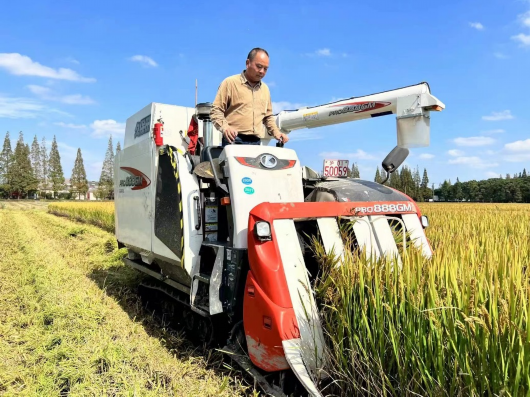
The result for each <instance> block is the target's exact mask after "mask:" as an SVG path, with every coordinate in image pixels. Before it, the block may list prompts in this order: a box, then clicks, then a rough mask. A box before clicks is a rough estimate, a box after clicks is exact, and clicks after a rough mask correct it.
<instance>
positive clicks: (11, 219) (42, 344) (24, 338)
mask: <svg viewBox="0 0 530 397" xmlns="http://www.w3.org/2000/svg"><path fill="white" fill-rule="evenodd" d="M123 255H124V249H121V250H118V249H117V246H116V242H115V239H114V237H113V236H112V235H111V234H109V233H107V232H105V231H103V230H101V229H99V228H97V227H95V226H91V225H80V224H78V223H75V222H72V221H70V220H68V219H65V218H58V217H55V216H53V215H50V214H47V213H46V212H44V211H37V210H34V211H30V210H26V211H21V210H11V209H5V210H2V211H0V352H1V353H0V356H1V360H0V395H6V396H11V395H23V396H59V395H69V396H107V395H108V396H133V395H135V396H201V397H203V396H219V395H222V396H234V395H242V394H243V393H242V391H243V389H241V388H240V386H237V384H236V383H235V382H233V381H231V379H230V377H229V376H228V375H227V373H225V372H222V371H214V370H213V369H212V368H211V364H215V365H216V366H217V364H216V363H215V361H214V362H209V361H211V360H212V359H211V358H210V357H208V356H204V355H202V354H198V353H197V352H196V351H194V350H193V349H191V347H190V346H189V344H187V343H186V341H185V340H183V339H182V338H180V337H179V336H178V335H175V334H174V333H172V332H170V330H168V329H166V328H164V327H161V326H160V324H159V323H158V321H156V320H154V318H153V317H152V315H151V313H149V312H146V310H145V309H144V308H143V305H142V302H141V301H140V300H139V299H138V298H137V296H136V290H135V286H136V285H137V284H138V282H139V275H138V273H137V272H135V271H133V270H131V269H129V268H127V267H125V266H124V265H123V263H122V262H121V258H122V257H123ZM212 356H215V354H212ZM216 360H218V358H217V359H216Z"/></svg>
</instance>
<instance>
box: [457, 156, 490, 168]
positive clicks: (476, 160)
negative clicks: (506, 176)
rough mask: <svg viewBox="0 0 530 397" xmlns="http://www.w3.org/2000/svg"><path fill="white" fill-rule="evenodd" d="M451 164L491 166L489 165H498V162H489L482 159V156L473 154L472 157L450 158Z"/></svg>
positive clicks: (472, 166) (478, 166) (479, 166)
mask: <svg viewBox="0 0 530 397" xmlns="http://www.w3.org/2000/svg"><path fill="white" fill-rule="evenodd" d="M449 164H459V165H466V166H469V167H471V168H478V169H483V168H489V167H497V166H498V165H499V164H498V163H489V162H487V161H484V160H482V159H481V158H480V157H476V156H471V157H457V158H454V159H451V160H449Z"/></svg>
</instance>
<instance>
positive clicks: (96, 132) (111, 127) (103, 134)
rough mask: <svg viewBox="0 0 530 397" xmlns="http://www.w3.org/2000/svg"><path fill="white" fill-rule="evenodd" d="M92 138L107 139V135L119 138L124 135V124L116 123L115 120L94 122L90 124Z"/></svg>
mask: <svg viewBox="0 0 530 397" xmlns="http://www.w3.org/2000/svg"><path fill="white" fill-rule="evenodd" d="M90 128H92V136H93V137H94V138H108V137H109V135H112V136H113V137H115V136H121V135H124V134H125V123H118V122H117V121H116V120H112V119H109V120H95V121H94V122H93V123H92V124H90Z"/></svg>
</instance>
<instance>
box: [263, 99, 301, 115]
mask: <svg viewBox="0 0 530 397" xmlns="http://www.w3.org/2000/svg"><path fill="white" fill-rule="evenodd" d="M306 106H307V105H304V104H302V103H293V102H288V101H280V102H273V103H272V113H274V114H276V113H279V112H281V111H282V110H297V109H300V108H303V107H306Z"/></svg>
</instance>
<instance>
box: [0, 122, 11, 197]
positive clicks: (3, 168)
mask: <svg viewBox="0 0 530 397" xmlns="http://www.w3.org/2000/svg"><path fill="white" fill-rule="evenodd" d="M12 162H13V152H12V150H11V139H10V137H9V131H7V133H6V136H5V138H4V146H3V148H2V152H1V153H0V189H2V190H3V191H4V192H5V193H6V194H7V196H8V197H9V193H10V192H11V183H10V180H9V171H10V169H11V164H12Z"/></svg>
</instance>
